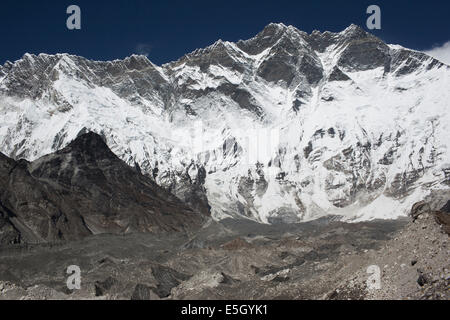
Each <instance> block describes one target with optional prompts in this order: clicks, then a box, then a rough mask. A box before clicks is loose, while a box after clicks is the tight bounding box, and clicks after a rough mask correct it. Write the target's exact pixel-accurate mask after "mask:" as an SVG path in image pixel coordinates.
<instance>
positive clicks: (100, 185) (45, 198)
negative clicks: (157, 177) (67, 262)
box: [0, 133, 206, 243]
mask: <svg viewBox="0 0 450 320" xmlns="http://www.w3.org/2000/svg"><path fill="white" fill-rule="evenodd" d="M0 179H1V181H2V184H1V185H0V241H1V243H17V242H46V241H55V240H74V239H79V238H83V237H85V236H88V235H91V234H98V233H129V232H161V231H185V230H188V229H191V228H195V227H196V226H199V225H201V224H202V222H203V220H204V218H205V217H206V216H205V215H202V214H199V213H197V212H194V211H193V210H192V209H191V208H189V207H188V206H187V205H185V204H184V203H183V202H182V201H181V200H179V199H178V198H176V197H175V196H173V195H172V194H170V193H169V192H167V191H165V190H164V189H162V188H160V187H158V186H157V185H156V184H155V183H154V182H153V181H152V180H151V179H150V178H148V177H146V176H144V175H142V174H141V173H140V172H138V170H135V169H134V168H131V167H129V166H127V165H126V164H125V163H124V162H123V161H121V160H120V159H119V158H117V157H116V156H115V155H114V154H113V153H112V152H111V150H110V149H109V148H108V147H107V145H106V144H105V142H104V141H103V139H102V138H101V137H100V136H99V135H97V134H95V133H86V134H82V135H80V136H79V137H78V138H77V139H75V140H74V141H73V142H72V143H70V144H69V145H68V146H67V147H66V148H64V149H62V150H60V151H57V152H56V153H53V154H50V155H47V156H44V157H42V158H40V159H38V160H36V161H34V162H27V161H24V160H20V161H18V162H16V161H14V160H12V159H10V158H8V157H6V156H4V155H1V156H0Z"/></svg>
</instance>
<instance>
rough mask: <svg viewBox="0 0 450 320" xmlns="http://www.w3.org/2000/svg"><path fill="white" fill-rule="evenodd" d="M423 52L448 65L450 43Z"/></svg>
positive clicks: (449, 62) (449, 60) (449, 61)
mask: <svg viewBox="0 0 450 320" xmlns="http://www.w3.org/2000/svg"><path fill="white" fill-rule="evenodd" d="M424 52H425V53H426V54H429V55H430V56H432V57H434V58H436V59H438V60H440V61H442V62H444V63H446V64H449V65H450V41H447V42H446V43H444V44H443V45H441V46H435V47H433V48H431V49H430V50H425V51H424Z"/></svg>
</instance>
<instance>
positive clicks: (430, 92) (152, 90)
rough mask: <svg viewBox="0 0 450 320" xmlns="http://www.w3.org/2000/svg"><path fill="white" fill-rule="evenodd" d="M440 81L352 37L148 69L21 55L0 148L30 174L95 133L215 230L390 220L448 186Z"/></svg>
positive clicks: (248, 45) (255, 47)
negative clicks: (46, 158)
mask: <svg viewBox="0 0 450 320" xmlns="http://www.w3.org/2000/svg"><path fill="white" fill-rule="evenodd" d="M449 80H450V72H449V67H448V66H447V65H444V64H442V63H441V62H439V61H437V60H435V59H433V58H431V57H429V56H427V55H426V54H423V53H420V52H417V51H412V50H408V49H405V48H402V47H400V46H396V45H388V44H385V43H384V42H383V41H381V40H380V39H378V38H376V37H374V36H373V35H371V34H369V33H367V32H365V31H363V30H362V29H361V28H359V27H357V26H355V25H352V26H350V27H348V28H347V29H345V30H344V31H342V32H339V33H331V32H318V31H314V32H313V33H311V34H307V33H305V32H302V31H299V30H298V29H296V28H294V27H292V26H285V25H283V24H270V25H268V26H267V27H266V28H265V29H264V30H263V31H261V32H260V33H259V34H258V35H256V36H255V37H254V38H252V39H249V40H245V41H238V42H237V43H232V42H226V41H221V40H219V41H217V42H216V43H214V44H213V45H211V46H209V47H207V48H205V49H199V50H196V51H194V52H192V53H189V54H187V55H185V56H184V57H182V58H181V59H179V60H178V61H175V62H171V63H168V64H166V65H163V66H156V65H154V64H152V63H151V62H150V61H149V60H148V59H147V58H146V57H144V56H131V57H129V58H126V59H124V60H115V61H109V62H102V61H90V60H87V59H84V58H82V57H76V56H71V55H66V54H63V55H45V54H41V55H38V56H34V55H29V54H26V55H25V56H24V57H23V58H22V59H20V60H18V61H16V62H14V63H10V62H8V63H6V64H5V65H4V66H3V67H1V68H0V96H1V98H0V113H1V114H2V120H1V122H0V141H1V144H0V150H1V151H2V152H3V153H5V154H6V155H8V156H9V157H11V158H14V159H19V158H25V159H28V160H29V161H32V160H35V159H37V158H39V157H41V156H43V155H45V154H48V153H51V152H54V151H56V150H58V149H60V148H62V147H65V146H66V145H67V144H68V143H69V142H70V141H72V140H73V139H74V138H75V137H76V136H77V135H78V134H79V133H80V132H81V133H83V132H86V131H94V132H97V133H99V134H101V135H102V136H103V137H104V138H105V140H106V141H107V144H108V145H109V146H110V147H111V150H112V151H113V152H114V153H115V154H116V155H117V156H118V157H119V158H120V159H122V160H124V161H125V162H126V163H127V164H129V165H131V166H133V167H139V168H140V170H141V171H142V173H144V174H145V175H147V176H148V177H149V178H151V179H152V180H153V181H154V182H155V183H157V184H158V185H160V186H162V187H164V188H165V189H166V190H168V191H170V192H171V193H173V194H175V195H176V196H177V197H178V198H180V199H181V200H182V201H185V202H186V203H189V204H190V205H191V207H194V208H195V209H196V210H198V211H200V212H202V213H204V214H208V213H209V212H211V214H212V215H213V217H215V218H217V219H221V218H224V217H228V216H234V217H236V216H245V217H247V218H250V219H253V220H257V221H262V222H271V223H276V222H279V221H284V222H292V221H301V220H310V219H315V218H318V217H321V216H323V215H327V214H335V215H338V216H340V217H342V218H343V219H348V220H366V219H374V218H393V217H396V216H398V215H402V214H406V213H407V211H408V210H409V208H410V207H411V205H412V204H413V203H414V202H416V201H418V200H421V199H422V198H423V197H424V196H425V195H426V194H427V193H428V192H429V191H430V190H431V189H442V188H448V185H449V184H450V182H449V181H450V180H449V173H450V164H449V161H448V159H449V151H448V150H449V149H448V129H449V128H448V125H449V123H450V115H449V112H448V108H447V104H448V101H450V99H449V98H450V92H449V91H448V89H447V88H448V87H449V84H450V82H449ZM36 170H38V169H36Z"/></svg>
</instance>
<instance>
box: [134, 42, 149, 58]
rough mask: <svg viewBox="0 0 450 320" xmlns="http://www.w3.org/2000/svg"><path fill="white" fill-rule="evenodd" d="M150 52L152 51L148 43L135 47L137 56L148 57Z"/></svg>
mask: <svg viewBox="0 0 450 320" xmlns="http://www.w3.org/2000/svg"><path fill="white" fill-rule="evenodd" d="M150 51H152V46H151V45H150V44H148V43H139V44H138V45H137V46H136V53H137V54H142V55H144V56H147V57H148V56H149V54H150Z"/></svg>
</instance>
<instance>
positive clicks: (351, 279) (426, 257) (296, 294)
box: [0, 213, 450, 299]
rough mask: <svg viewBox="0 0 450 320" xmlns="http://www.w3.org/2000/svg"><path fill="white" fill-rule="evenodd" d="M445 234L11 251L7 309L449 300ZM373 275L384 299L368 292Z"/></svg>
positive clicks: (235, 225) (397, 232) (242, 233)
mask: <svg viewBox="0 0 450 320" xmlns="http://www.w3.org/2000/svg"><path fill="white" fill-rule="evenodd" d="M441 223H442V221H441ZM444 226H445V223H444ZM444 228H445V227H443V224H439V223H438V222H437V220H436V217H435V215H434V214H432V213H423V214H421V215H420V216H419V217H418V219H417V220H415V221H414V222H413V221H411V219H410V218H402V219H399V220H394V221H392V220H391V221H387V220H386V221H385V220H380V221H372V222H361V223H353V224H347V223H342V222H337V221H332V220H330V219H321V220H316V221H312V222H307V223H302V224H294V225H272V226H270V225H261V224H257V223H254V222H250V221H237V220H224V221H222V222H220V223H219V222H215V221H210V222H209V223H207V225H205V226H204V227H203V228H202V229H201V230H200V231H199V232H198V233H196V234H195V235H190V236H188V235H182V234H181V233H176V234H171V235H164V236H161V235H159V236H157V235H151V234H129V235H123V236H120V235H100V236H93V237H90V238H87V239H84V240H81V241H77V242H72V243H60V244H51V245H50V244H46V245H35V246H33V245H28V246H23V245H22V246H16V247H3V248H2V249H0V299H427V298H431V299H448V298H449V281H450V263H449V259H448V258H449V248H448V239H449V238H448V235H447V234H446V233H445V231H444ZM69 265H78V266H79V267H80V269H81V289H80V290H74V291H71V290H69V289H68V288H67V285H66V280H67V277H68V276H69V275H68V274H66V270H67V267H68V266H69ZM371 265H374V266H377V267H378V268H379V270H380V285H381V287H380V289H370V288H369V287H367V285H366V283H367V279H368V278H369V277H370V276H371V275H370V274H368V273H367V268H368V267H369V266H371ZM375 268H376V267H375ZM419 283H420V284H419Z"/></svg>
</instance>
